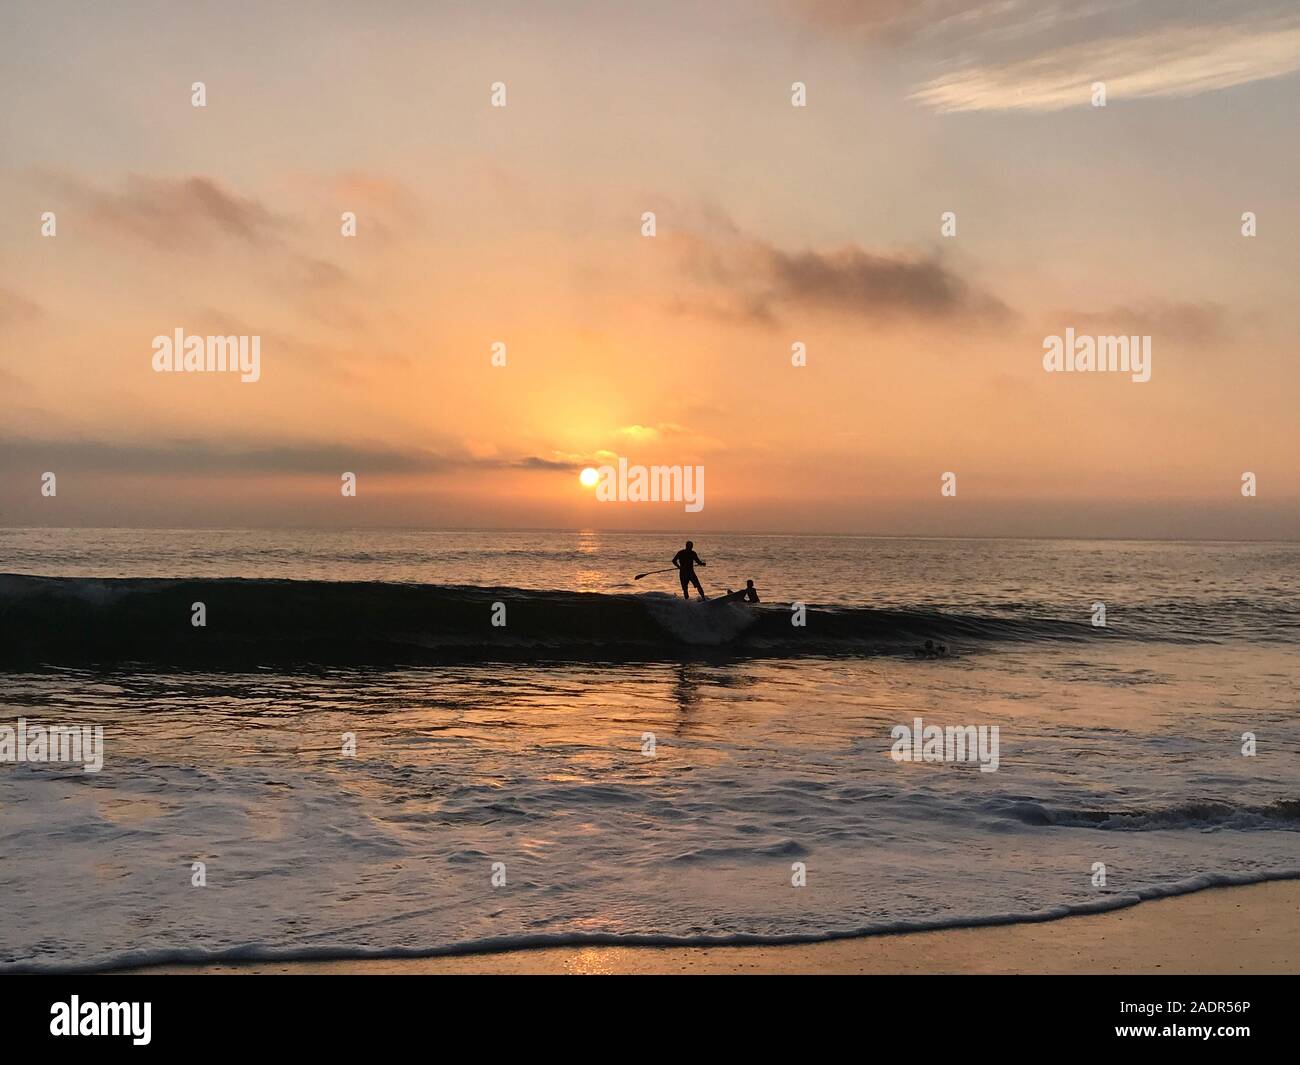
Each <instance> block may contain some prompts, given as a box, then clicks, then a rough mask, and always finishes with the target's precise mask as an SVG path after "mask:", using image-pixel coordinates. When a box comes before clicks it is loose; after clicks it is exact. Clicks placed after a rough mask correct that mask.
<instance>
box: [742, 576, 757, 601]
mask: <svg viewBox="0 0 1300 1065" xmlns="http://www.w3.org/2000/svg"><path fill="white" fill-rule="evenodd" d="M744 600H745V602H746V603H757V602H758V589H757V588H755V587H754V582H753V581H746V582H745V595H744Z"/></svg>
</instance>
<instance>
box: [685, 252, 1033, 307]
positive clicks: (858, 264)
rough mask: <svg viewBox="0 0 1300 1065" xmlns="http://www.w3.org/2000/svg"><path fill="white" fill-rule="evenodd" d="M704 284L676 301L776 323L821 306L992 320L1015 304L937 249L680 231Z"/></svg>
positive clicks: (688, 262)
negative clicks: (778, 241) (790, 246)
mask: <svg viewBox="0 0 1300 1065" xmlns="http://www.w3.org/2000/svg"><path fill="white" fill-rule="evenodd" d="M677 239H678V240H679V248H680V250H681V253H682V256H681V258H682V264H683V268H684V270H685V271H686V272H687V273H689V274H690V275H691V277H692V279H693V280H694V281H695V282H696V284H695V285H694V286H693V287H692V291H691V294H690V295H689V296H686V297H681V298H679V299H678V300H677V301H675V302H674V303H673V304H671V308H672V309H675V310H679V311H688V312H691V313H697V314H704V315H708V316H712V317H718V318H723V319H729V320H732V321H736V322H743V323H748V324H753V325H762V326H772V325H775V324H776V323H777V322H778V321H779V320H780V318H781V315H782V312H787V313H788V312H795V313H806V312H813V311H820V312H829V313H835V314H844V315H852V316H858V317H862V318H866V319H871V320H876V321H881V320H888V319H898V318H911V319H917V320H944V319H965V320H988V321H997V320H1002V319H1005V318H1007V317H1008V316H1009V315H1010V311H1009V310H1008V308H1007V306H1006V305H1005V304H1004V303H1003V302H1002V301H1001V300H999V299H998V298H996V297H995V296H993V295H991V294H989V293H987V292H985V291H983V290H982V289H980V288H979V287H977V286H975V285H973V284H971V283H970V282H968V281H966V280H965V279H963V278H962V277H960V276H959V275H958V274H957V273H956V272H955V271H954V270H953V269H952V268H951V267H950V266H948V265H947V264H945V263H944V262H943V260H942V259H941V258H940V256H938V255H936V254H919V253H905V252H896V253H894V252H871V251H867V250H866V249H864V248H861V247H859V246H858V245H856V244H848V245H844V246H843V247H840V248H835V249H830V250H820V251H819V250H807V251H797V252H796V251H786V250H784V249H781V248H778V247H776V246H774V245H772V244H769V243H767V242H764V241H760V240H753V239H743V238H742V239H736V240H733V239H730V238H728V237H725V236H724V237H721V238H718V239H710V238H705V237H702V236H699V235H689V236H686V237H679V238H677Z"/></svg>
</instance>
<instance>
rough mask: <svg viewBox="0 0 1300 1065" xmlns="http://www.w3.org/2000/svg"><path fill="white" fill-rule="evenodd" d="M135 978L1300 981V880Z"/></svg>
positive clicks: (196, 968)
mask: <svg viewBox="0 0 1300 1065" xmlns="http://www.w3.org/2000/svg"><path fill="white" fill-rule="evenodd" d="M128 971H129V972H135V973H171V974H186V973H191V974H192V973H229V974H242V975H252V974H274V973H316V974H332V973H361V974H370V975H394V974H416V973H418V974H431V975H491V974H498V975H501V974H509V975H579V976H582V975H642V976H650V975H668V974H693V975H722V974H753V975H770V974H785V975H793V974H814V973H824V974H840V975H849V974H855V973H856V974H899V975H904V974H906V975H923V974H938V973H958V974H971V973H986V974H1014V973H1018V974H1043V975H1049V974H1050V975H1058V974H1074V975H1085V974H1106V973H1112V974H1139V973H1160V974H1201V975H1204V974H1214V975H1219V974H1234V973H1235V974H1281V973H1290V974H1296V973H1300V881H1297V880H1281V881H1273V882H1270V883H1265V884H1249V885H1245V886H1242V887H1229V888H1213V889H1210V890H1207V891H1198V892H1195V893H1193V894H1191V895H1180V896H1177V897H1175V898H1167V899H1156V900H1153V901H1151V902H1143V903H1140V904H1138V905H1136V906H1130V907H1128V908H1127V909H1123V910H1114V911H1111V912H1109V913H1101V914H1087V915H1083V916H1077V917H1066V918H1062V919H1061V920H1057V921H1042V922H1038V923H1034V924H1016V925H1002V926H995V927H984V928H957V929H948V930H944V931H937V932H910V933H903V934H899V935H884V936H864V937H861V938H857V939H841V940H835V941H831V942H826V943H810V944H798V945H792V946H780V947H762V946H746V947H554V948H547V949H542V950H518V951H504V952H501V953H497V954H470V955H460V956H454V957H436V958H414V959H412V958H401V959H377V960H369V961H357V960H344V961H310V962H274V963H262V962H249V963H239V964H224V965H173V966H155V967H149V968H143V969H134V970H128Z"/></svg>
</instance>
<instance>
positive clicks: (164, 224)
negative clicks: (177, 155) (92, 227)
mask: <svg viewBox="0 0 1300 1065" xmlns="http://www.w3.org/2000/svg"><path fill="white" fill-rule="evenodd" d="M52 180H53V182H54V183H55V184H56V185H57V186H59V187H60V188H61V189H62V192H63V194H64V195H65V196H67V197H68V198H69V199H71V200H72V201H73V202H74V203H76V204H77V205H78V207H79V208H80V209H81V210H82V211H83V212H85V214H86V215H87V217H88V218H89V219H90V220H91V222H92V223H96V224H98V225H100V226H103V227H104V228H106V229H108V230H110V231H112V232H113V233H115V234H118V235H120V236H124V237H127V238H129V239H132V240H137V241H141V242H143V243H145V244H148V245H150V246H152V247H154V248H159V249H163V250H167V251H177V250H179V251H201V250H204V249H206V248H208V247H210V246H211V245H212V244H213V243H215V242H216V241H219V240H226V241H234V242H238V243H242V244H245V245H248V246H251V247H266V246H268V245H271V244H275V243H278V242H279V241H280V239H281V238H282V235H283V232H284V230H285V229H286V228H287V227H288V223H287V221H286V220H285V219H284V218H282V217H281V216H280V215H278V214H276V213H274V212H272V211H271V210H270V209H269V208H267V207H266V206H265V205H264V204H262V203H261V202H260V201H258V200H255V199H251V198H248V197H242V196H237V195H235V194H234V193H232V192H229V191H227V190H226V189H225V188H223V187H222V186H221V185H220V184H219V183H218V182H216V181H214V180H213V179H212V178H209V177H202V176H199V177H187V178H156V177H145V176H142V175H139V174H131V175H128V176H127V177H126V178H125V179H124V181H123V182H122V184H121V187H120V189H118V190H116V191H109V190H105V189H99V188H95V187H94V186H92V185H89V184H87V183H86V182H83V181H81V180H79V179H77V178H74V177H71V176H69V175H59V176H56V177H55V178H54V179H52Z"/></svg>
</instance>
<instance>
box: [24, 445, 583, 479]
mask: <svg viewBox="0 0 1300 1065" xmlns="http://www.w3.org/2000/svg"><path fill="white" fill-rule="evenodd" d="M33 463H35V464H38V465H40V466H41V467H42V468H44V469H50V470H54V471H55V472H59V471H60V470H63V469H74V470H79V471H90V472H96V473H106V474H123V475H136V476H178V475H186V476H202V475H207V476H224V475H239V476H241V477H247V476H259V475H261V476H266V475H276V474H290V475H293V474H301V475H314V474H322V475H323V474H329V475H333V476H337V475H338V474H340V473H342V472H344V471H348V470H350V471H356V472H361V471H364V472H367V473H372V474H377V473H381V474H429V473H442V472H451V471H455V470H461V469H482V470H490V469H515V470H565V471H568V470H577V469H578V468H579V466H578V465H577V464H576V463H574V462H570V461H567V460H564V459H548V458H544V457H540V456H536V455H523V456H518V457H514V458H497V457H490V458H476V457H474V456H473V455H470V454H467V453H464V452H461V451H433V450H428V449H421V448H391V447H387V446H384V445H378V444H357V445H348V444H338V443H316V442H311V441H306V442H297V443H248V444H245V445H242V446H239V445H227V444H213V443H210V442H208V441H203V440H169V441H160V442H159V443H156V444H152V443H135V442H125V443H124V442H115V441H107V440H37V439H32V438H28V437H15V438H9V439H5V440H0V470H3V469H20V468H23V467H24V466H28V465H31V464H33Z"/></svg>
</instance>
